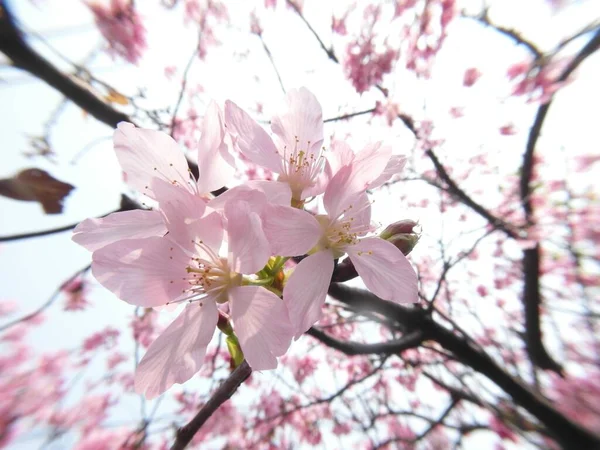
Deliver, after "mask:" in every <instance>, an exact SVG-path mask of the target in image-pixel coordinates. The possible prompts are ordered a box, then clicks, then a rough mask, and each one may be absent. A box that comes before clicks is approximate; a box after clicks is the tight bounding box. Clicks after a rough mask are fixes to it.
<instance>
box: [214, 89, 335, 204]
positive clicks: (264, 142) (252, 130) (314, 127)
mask: <svg viewBox="0 0 600 450" xmlns="http://www.w3.org/2000/svg"><path fill="white" fill-rule="evenodd" d="M225 123H226V124H227V127H228V129H229V130H230V131H233V132H234V133H237V145H238V146H239V149H240V151H241V153H242V154H243V155H244V156H245V157H247V158H248V159H250V160H251V161H252V162H254V163H256V164H258V165H259V166H262V167H265V168H267V169H269V170H271V171H272V172H274V173H277V174H279V177H278V178H277V180H278V181H281V182H285V183H288V184H289V185H290V188H291V190H292V202H293V203H295V204H297V205H301V204H302V202H303V200H304V199H306V198H307V197H310V196H312V195H317V194H319V193H321V192H323V190H320V192H318V190H319V187H318V186H317V180H318V177H319V175H320V174H321V172H322V169H323V166H324V162H325V159H324V157H323V149H322V147H321V146H322V144H323V113H322V111H321V105H320V104H319V102H318V101H317V99H316V97H315V96H314V95H313V94H312V93H311V92H310V91H309V90H308V89H306V88H300V89H292V90H290V91H289V92H288V94H287V96H286V105H285V108H284V110H283V111H281V112H280V113H279V114H277V115H275V117H273V120H272V121H271V130H272V131H273V134H274V135H275V136H274V139H273V138H271V137H270V136H269V135H268V134H267V132H266V131H265V130H264V129H263V128H262V127H261V126H260V125H258V124H257V123H256V122H255V121H254V120H253V119H252V118H251V117H250V116H249V115H248V114H247V113H246V112H245V111H243V110H242V109H241V108H240V107H238V106H237V105H236V104H235V103H233V102H231V101H229V100H228V101H227V102H225ZM315 189H317V190H315Z"/></svg>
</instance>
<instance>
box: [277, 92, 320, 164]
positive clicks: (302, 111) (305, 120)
mask: <svg viewBox="0 0 600 450" xmlns="http://www.w3.org/2000/svg"><path fill="white" fill-rule="evenodd" d="M285 100H286V101H285V107H284V109H283V111H281V112H280V113H279V114H277V115H276V116H274V117H273V120H272V121H271V130H272V131H273V133H275V134H276V135H277V136H278V137H279V139H280V140H281V144H282V145H284V146H287V148H288V150H293V149H294V148H295V146H296V145H298V146H299V147H300V148H301V149H303V150H305V151H306V152H307V154H310V153H317V152H318V151H319V149H320V147H321V144H322V143H323V111H322V109H321V105H320V104H319V101H318V100H317V98H316V97H315V96H314V95H313V94H312V92H310V91H309V90H308V89H306V88H304V87H302V88H300V89H291V90H290V91H288V93H287V95H286V97H285ZM309 143H310V145H309Z"/></svg>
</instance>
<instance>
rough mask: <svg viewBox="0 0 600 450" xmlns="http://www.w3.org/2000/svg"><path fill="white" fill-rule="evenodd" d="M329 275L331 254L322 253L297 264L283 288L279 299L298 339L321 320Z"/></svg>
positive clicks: (331, 270) (331, 266) (331, 272)
mask: <svg viewBox="0 0 600 450" xmlns="http://www.w3.org/2000/svg"><path fill="white" fill-rule="evenodd" d="M332 274H333V254H332V253H331V251H330V250H324V251H321V252H318V253H315V254H314V255H310V256H309V257H307V258H304V259H303V260H302V261H300V264H298V265H297V266H296V268H295V269H294V272H293V273H292V275H291V276H290V279H289V280H288V282H287V283H286V285H285V288H284V289H283V300H284V301H285V304H286V306H287V308H288V311H289V314H290V321H291V322H292V325H293V326H294V330H295V333H294V334H295V337H296V338H298V337H300V336H301V335H302V334H303V333H304V332H306V331H307V330H308V329H309V328H310V327H312V326H313V324H315V323H316V322H317V321H318V320H319V319H320V318H321V315H322V313H321V308H322V306H323V304H324V303H325V299H326V298H327V290H328V288H329V283H331V275H332Z"/></svg>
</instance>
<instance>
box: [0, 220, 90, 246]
mask: <svg viewBox="0 0 600 450" xmlns="http://www.w3.org/2000/svg"><path fill="white" fill-rule="evenodd" d="M78 224H79V222H76V223H72V224H70V225H65V226H62V227H58V228H52V229H50V230H43V231H33V232H31V233H22V234H13V235H12V236H0V242H10V241H18V240H20V239H29V238H36V237H41V236H48V235H50V234H56V233H62V232H64V231H69V230H72V229H73V228H75V227H76V226H77V225H78Z"/></svg>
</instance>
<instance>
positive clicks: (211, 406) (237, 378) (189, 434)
mask: <svg viewBox="0 0 600 450" xmlns="http://www.w3.org/2000/svg"><path fill="white" fill-rule="evenodd" d="M251 373H252V369H251V368H250V366H249V365H248V363H247V362H246V361H244V362H243V363H242V364H240V365H239V366H238V367H237V368H236V369H235V370H234V371H233V372H232V373H231V375H229V378H227V380H225V381H224V382H223V384H221V386H219V388H218V389H217V390H216V391H215V393H214V394H213V395H212V396H211V398H210V399H208V401H207V402H206V403H205V404H204V406H203V407H202V408H201V409H200V411H198V414H196V416H195V417H194V418H193V419H192V420H191V421H190V422H189V423H188V424H187V425H184V426H183V427H181V428H180V429H179V430H177V434H176V437H175V442H174V443H173V445H172V446H171V450H182V449H184V448H185V447H186V446H187V445H188V444H189V443H190V441H191V440H192V438H193V437H194V435H195V434H196V433H197V432H198V430H200V428H201V427H202V425H204V423H205V422H206V421H207V420H208V419H209V418H210V416H211V415H212V414H213V413H214V412H215V411H216V410H217V409H218V408H219V406H221V405H222V404H223V403H225V402H226V401H227V400H229V399H230V398H231V396H232V395H233V394H234V393H235V391H236V390H237V389H238V387H240V385H241V384H242V383H243V382H244V381H246V379H247V378H248V377H249V376H250V374H251Z"/></svg>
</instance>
